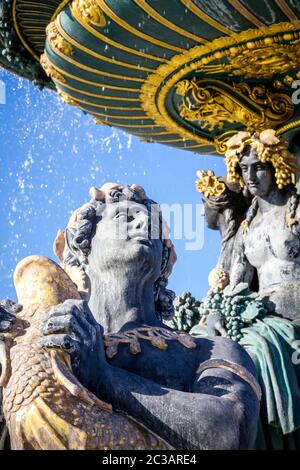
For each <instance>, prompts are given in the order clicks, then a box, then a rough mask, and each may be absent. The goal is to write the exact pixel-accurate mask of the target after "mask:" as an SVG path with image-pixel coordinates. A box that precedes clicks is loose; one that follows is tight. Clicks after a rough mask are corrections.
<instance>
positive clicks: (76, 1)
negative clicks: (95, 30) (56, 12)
mask: <svg viewBox="0 0 300 470" xmlns="http://www.w3.org/2000/svg"><path fill="white" fill-rule="evenodd" d="M71 11H72V14H76V15H77V16H79V17H80V18H81V19H82V21H84V22H86V23H88V24H91V25H94V26H100V27H103V26H105V25H106V18H105V16H104V13H103V11H102V9H101V7H100V6H99V4H98V2H97V0H73V2H72V5H71Z"/></svg>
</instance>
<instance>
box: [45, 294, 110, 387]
mask: <svg viewBox="0 0 300 470" xmlns="http://www.w3.org/2000/svg"><path fill="white" fill-rule="evenodd" d="M41 333H42V334H43V338H41V340H40V343H41V344H42V345H43V346H45V347H48V348H59V349H62V350H63V351H65V352H67V353H68V354H70V356H71V363H72V369H73V372H74V374H75V375H76V377H77V378H78V380H79V381H80V382H81V383H82V384H83V385H84V386H86V387H87V388H88V389H89V390H90V391H92V392H95V393H96V391H97V389H98V385H99V381H100V380H101V379H102V380H103V372H104V369H105V367H106V366H107V362H106V359H105V351H104V345H103V332H102V328H101V326H100V325H99V324H98V323H97V322H96V320H95V319H94V317H93V315H92V313H91V311H90V309H89V307H88V304H87V302H85V301H83V300H74V299H72V300H66V301H65V302H63V303H62V304H59V305H57V306H55V307H53V308H52V309H50V310H49V312H48V314H47V316H46V318H45V320H44V322H43V323H42V325H41Z"/></svg>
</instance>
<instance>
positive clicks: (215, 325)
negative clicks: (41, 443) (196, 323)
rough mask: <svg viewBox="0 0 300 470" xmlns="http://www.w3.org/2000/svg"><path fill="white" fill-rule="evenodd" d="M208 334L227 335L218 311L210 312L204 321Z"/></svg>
mask: <svg viewBox="0 0 300 470" xmlns="http://www.w3.org/2000/svg"><path fill="white" fill-rule="evenodd" d="M206 327H207V333H208V336H227V332H226V329H225V327H224V321H223V319H222V317H221V315H220V314H219V313H210V314H209V315H208V317H207V322H206Z"/></svg>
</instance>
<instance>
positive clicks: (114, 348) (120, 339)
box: [104, 326, 196, 359]
mask: <svg viewBox="0 0 300 470" xmlns="http://www.w3.org/2000/svg"><path fill="white" fill-rule="evenodd" d="M104 340H105V347H106V356H107V357H108V358H109V359H111V358H112V357H114V356H115V355H116V354H117V353H118V346H119V345H120V344H128V345H129V351H130V352H131V354H134V355H135V354H139V353H140V352H141V351H142V349H141V344H140V340H146V341H149V342H150V344H152V346H153V347H155V348H158V349H161V350H165V349H167V347H168V344H167V341H178V342H179V343H180V344H182V346H184V347H185V348H188V349H193V348H195V347H196V343H195V341H194V340H193V339H192V337H191V336H190V335H188V334H186V333H182V332H177V331H170V330H167V329H165V328H161V327H150V326H146V327H141V328H135V329H133V330H127V331H125V332H123V333H112V334H109V335H106V336H105V337H104Z"/></svg>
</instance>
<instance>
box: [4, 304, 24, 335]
mask: <svg viewBox="0 0 300 470" xmlns="http://www.w3.org/2000/svg"><path fill="white" fill-rule="evenodd" d="M21 310H22V305H19V304H16V303H15V302H13V301H12V300H9V299H5V300H0V332H1V333H4V332H6V331H9V330H10V329H11V327H12V325H13V323H14V322H15V319H16V317H15V315H16V313H18V312H20V311H21Z"/></svg>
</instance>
